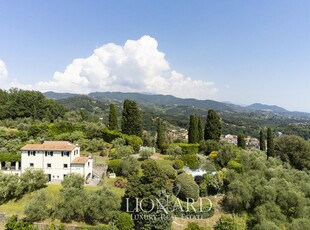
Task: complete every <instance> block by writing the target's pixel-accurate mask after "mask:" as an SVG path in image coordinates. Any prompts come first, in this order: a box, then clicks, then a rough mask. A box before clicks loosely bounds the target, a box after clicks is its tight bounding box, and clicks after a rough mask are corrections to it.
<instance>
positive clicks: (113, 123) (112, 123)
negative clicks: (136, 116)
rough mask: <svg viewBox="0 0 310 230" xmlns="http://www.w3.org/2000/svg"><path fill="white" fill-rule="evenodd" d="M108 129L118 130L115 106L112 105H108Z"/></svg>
mask: <svg viewBox="0 0 310 230" xmlns="http://www.w3.org/2000/svg"><path fill="white" fill-rule="evenodd" d="M109 129H111V130H118V122H117V110H116V106H115V104H113V103H111V104H110V112H109Z"/></svg>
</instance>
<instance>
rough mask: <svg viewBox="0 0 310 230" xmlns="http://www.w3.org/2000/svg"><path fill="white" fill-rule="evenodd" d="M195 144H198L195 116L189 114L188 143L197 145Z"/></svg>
mask: <svg viewBox="0 0 310 230" xmlns="http://www.w3.org/2000/svg"><path fill="white" fill-rule="evenodd" d="M197 142H198V123H197V116H196V115H194V114H191V115H190V118H189V128H188V143H197Z"/></svg>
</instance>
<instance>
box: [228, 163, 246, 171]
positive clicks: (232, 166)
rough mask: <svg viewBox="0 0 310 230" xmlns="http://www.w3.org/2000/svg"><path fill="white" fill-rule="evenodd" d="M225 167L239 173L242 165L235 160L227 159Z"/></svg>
mask: <svg viewBox="0 0 310 230" xmlns="http://www.w3.org/2000/svg"><path fill="white" fill-rule="evenodd" d="M227 167H228V168H230V169H234V170H236V171H237V172H238V173H241V172H242V171H243V165H242V164H240V163H239V162H237V161H235V160H231V161H229V162H228V164H227Z"/></svg>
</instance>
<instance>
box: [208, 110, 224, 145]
mask: <svg viewBox="0 0 310 230" xmlns="http://www.w3.org/2000/svg"><path fill="white" fill-rule="evenodd" d="M221 133H222V126H221V121H220V117H219V116H218V115H217V113H216V112H215V111H214V110H212V109H210V110H209V111H208V116H207V121H206V125H205V132H204V138H205V140H215V141H219V140H220V137H221Z"/></svg>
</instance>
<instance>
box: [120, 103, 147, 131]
mask: <svg viewBox="0 0 310 230" xmlns="http://www.w3.org/2000/svg"><path fill="white" fill-rule="evenodd" d="M122 132H123V133H124V134H128V135H136V136H139V137H142V122H141V115H140V111H139V108H138V106H137V103H136V102H135V101H131V100H128V99H126V100H125V101H124V105H123V117H122Z"/></svg>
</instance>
